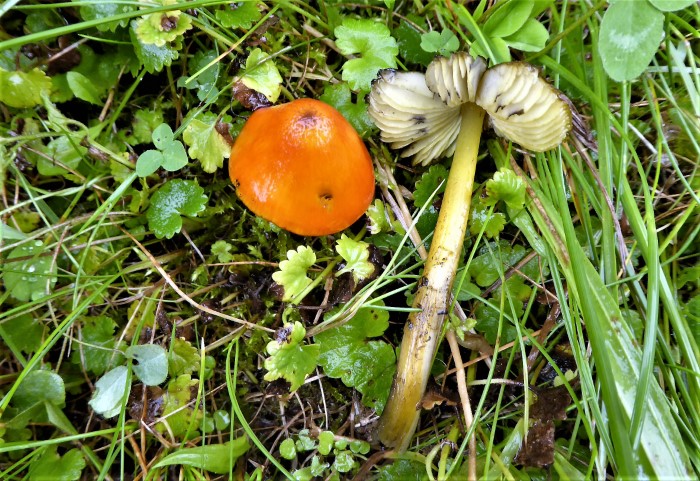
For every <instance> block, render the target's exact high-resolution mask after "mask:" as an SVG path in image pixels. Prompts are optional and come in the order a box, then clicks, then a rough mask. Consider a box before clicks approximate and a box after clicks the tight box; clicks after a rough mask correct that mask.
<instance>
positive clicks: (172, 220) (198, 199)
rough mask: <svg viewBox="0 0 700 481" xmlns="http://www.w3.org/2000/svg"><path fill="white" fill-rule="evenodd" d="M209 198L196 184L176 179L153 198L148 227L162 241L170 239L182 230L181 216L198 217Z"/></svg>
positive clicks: (159, 190) (167, 183) (149, 209)
mask: <svg viewBox="0 0 700 481" xmlns="http://www.w3.org/2000/svg"><path fill="white" fill-rule="evenodd" d="M206 202H207V196H206V195H204V189H202V188H201V187H200V186H199V185H197V183H196V182H194V181H191V180H182V179H175V180H171V181H170V182H166V183H165V184H164V185H163V186H162V187H161V188H160V189H158V190H157V191H156V193H155V194H153V195H152V196H151V206H150V207H149V208H148V214H147V215H148V227H150V228H151V229H152V230H153V232H154V233H155V234H156V236H157V237H158V238H160V239H162V238H163V237H167V238H168V239H169V238H171V237H172V236H174V235H175V234H176V233H178V232H180V229H182V218H181V217H180V216H181V215H187V216H192V217H196V216H197V214H198V213H200V212H201V211H203V210H204V207H205V204H206Z"/></svg>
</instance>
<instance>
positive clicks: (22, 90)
mask: <svg viewBox="0 0 700 481" xmlns="http://www.w3.org/2000/svg"><path fill="white" fill-rule="evenodd" d="M51 85H52V84H51V78H50V77H47V76H46V74H45V73H44V72H43V71H42V70H39V69H38V68H34V69H32V70H30V71H29V72H22V71H15V72H8V71H7V70H5V69H3V68H0V86H1V88H0V102H2V103H4V104H6V105H9V106H10V107H15V108H25V107H34V106H35V105H39V104H41V103H42V100H41V96H42V94H43V93H48V92H49V91H50V90H51Z"/></svg>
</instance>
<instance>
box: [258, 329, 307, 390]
mask: <svg viewBox="0 0 700 481" xmlns="http://www.w3.org/2000/svg"><path fill="white" fill-rule="evenodd" d="M280 331H281V332H280ZM280 331H278V333H277V336H276V337H277V339H275V340H274V341H270V342H269V343H268V344H267V348H266V350H267V353H268V354H269V355H270V357H268V358H267V359H265V369H267V371H268V372H267V373H266V374H265V380H266V381H274V380H275V379H285V380H286V381H288V382H289V383H290V384H291V386H290V388H289V390H290V391H292V392H293V391H296V390H297V389H299V386H301V385H302V384H303V383H304V380H305V379H306V376H308V375H309V374H310V373H312V372H313V371H314V369H316V359H317V358H318V354H319V347H318V346H317V345H315V344H309V345H304V336H305V335H306V329H304V326H303V325H302V324H301V323H300V322H298V321H297V322H295V323H294V324H285V326H284V327H283V328H282V329H281V330H280Z"/></svg>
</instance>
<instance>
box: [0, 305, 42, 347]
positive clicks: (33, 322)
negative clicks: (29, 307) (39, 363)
mask: <svg viewBox="0 0 700 481" xmlns="http://www.w3.org/2000/svg"><path fill="white" fill-rule="evenodd" d="M44 332H45V328H44V326H43V324H42V323H41V322H39V321H38V319H36V318H35V317H33V316H32V315H31V314H21V315H19V316H17V317H14V318H12V319H7V320H6V321H4V322H2V323H0V338H2V340H3V342H4V343H5V344H6V345H7V346H10V347H13V348H14V349H18V350H20V351H21V352H24V353H25V354H29V353H31V352H35V351H36V350H37V349H39V347H40V346H41V342H42V340H43V337H44Z"/></svg>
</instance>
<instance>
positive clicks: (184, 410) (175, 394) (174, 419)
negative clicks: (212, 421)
mask: <svg viewBox="0 0 700 481" xmlns="http://www.w3.org/2000/svg"><path fill="white" fill-rule="evenodd" d="M198 386H199V381H198V380H197V379H192V377H191V376H190V375H189V374H182V375H181V376H178V377H177V378H174V379H172V380H171V381H170V382H168V389H167V391H166V392H165V393H164V394H163V420H162V421H161V422H159V423H158V424H157V425H156V429H157V430H158V431H160V432H168V433H170V434H171V435H172V436H175V437H177V438H180V437H182V436H184V435H185V433H186V432H187V430H188V429H189V427H190V423H191V422H195V423H197V422H198V421H199V420H200V419H201V417H202V412H201V411H199V410H197V411H196V414H195V412H194V411H193V409H192V407H191V406H190V405H189V403H190V401H191V400H192V396H193V391H194V390H195V389H196V388H197V387H198ZM193 416H194V420H193V419H192V418H193ZM195 425H196V424H195Z"/></svg>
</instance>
